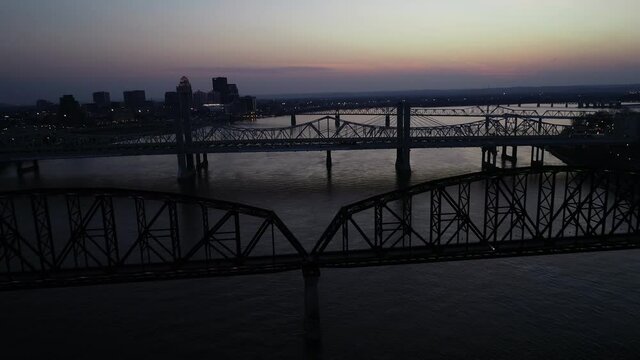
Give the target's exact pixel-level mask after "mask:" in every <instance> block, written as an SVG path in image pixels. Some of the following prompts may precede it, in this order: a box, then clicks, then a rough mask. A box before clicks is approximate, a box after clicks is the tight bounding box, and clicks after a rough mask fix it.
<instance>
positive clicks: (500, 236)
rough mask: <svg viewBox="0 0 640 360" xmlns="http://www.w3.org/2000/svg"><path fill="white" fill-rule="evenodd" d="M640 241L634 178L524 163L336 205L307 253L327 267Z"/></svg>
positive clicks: (639, 182) (638, 190) (639, 187)
mask: <svg viewBox="0 0 640 360" xmlns="http://www.w3.org/2000/svg"><path fill="white" fill-rule="evenodd" d="M638 245H640V174H638V173H631V172H620V171H617V172H608V171H598V170H588V169H576V168H567V167H544V168H542V169H533V168H524V169H515V170H502V171H497V172H488V173H487V172H485V173H476V174H471V175H464V176H459V177H454V178H449V179H443V180H437V181H431V182H427V183H424V184H420V185H416V186H414V187H410V188H407V189H403V190H398V191H393V192H390V193H386V194H383V195H379V196H375V197H372V198H369V199H366V200H363V201H360V202H357V203H354V204H351V205H348V206H345V207H343V208H342V209H341V210H340V211H339V212H338V214H337V215H336V216H335V218H334V220H333V221H332V222H331V224H330V225H329V226H328V227H327V229H326V230H325V232H324V233H323V234H322V236H321V237H320V239H319V240H318V242H317V243H316V245H315V247H314V249H313V251H312V253H311V258H312V259H315V261H316V262H318V263H319V264H321V265H324V266H350V265H361V264H368V263H370V264H380V263H384V262H410V261H425V260H426V261H431V260H435V261H437V260H452V259H453V260H455V259H468V258H477V257H495V256H508V255H514V254H520V255H526V254H535V253H549V252H551V253H552V252H561V251H588V250H590V249H607V248H616V247H627V246H628V247H635V246H638Z"/></svg>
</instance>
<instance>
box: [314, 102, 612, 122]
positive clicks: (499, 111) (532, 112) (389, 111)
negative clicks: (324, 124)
mask: <svg viewBox="0 0 640 360" xmlns="http://www.w3.org/2000/svg"><path fill="white" fill-rule="evenodd" d="M600 111H602V110H600ZM596 112H598V110H585V109H568V108H567V109H560V108H557V109H547V110H539V109H520V108H517V109H514V108H511V107H506V106H500V105H498V106H470V107H455V108H454V107H451V108H412V109H411V116H446V117H486V116H491V117H504V116H508V117H511V118H535V119H540V118H543V119H575V118H577V117H580V116H584V115H591V114H595V113H596ZM397 113H398V111H397V107H395V106H393V107H373V108H370V107H366V108H355V109H335V110H317V111H305V112H303V114H305V115H345V116H346V115H361V116H387V115H388V116H395V115H397Z"/></svg>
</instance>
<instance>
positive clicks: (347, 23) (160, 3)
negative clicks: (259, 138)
mask: <svg viewBox="0 0 640 360" xmlns="http://www.w3.org/2000/svg"><path fill="white" fill-rule="evenodd" d="M639 16H640V1H638V0H607V1H602V0H487V1H479V0H449V1H442V0H438V1H435V0H395V1H382V0H349V1H345V0H340V1H339V0H323V1H316V0H309V1H307V0H298V1H293V0H289V1H283V0H230V1H227V0H182V1H175V0H172V1H164V0H109V1H104V0H55V1H52V0H8V1H5V2H3V5H2V12H0V54H2V56H1V57H0V63H1V64H2V66H0V78H1V82H0V102H3V103H32V102H33V101H35V99H37V98H45V99H49V100H52V101H57V98H58V97H59V96H60V95H61V94H63V93H64V94H67V93H68V94H74V95H75V96H76V98H78V99H80V100H89V99H90V97H91V93H92V92H93V91H98V90H107V91H111V93H112V98H113V99H115V100H118V99H120V98H121V97H122V90H127V89H145V90H147V94H148V97H153V98H160V97H161V96H162V95H163V94H164V91H166V90H170V89H171V88H175V85H176V84H177V82H178V80H179V78H180V76H182V75H187V76H188V77H189V78H190V79H191V82H192V84H193V86H194V88H195V89H203V90H209V89H210V87H211V83H210V78H211V77H212V76H227V77H229V78H230V81H231V82H236V83H237V84H238V86H239V87H240V92H241V93H242V94H253V95H260V94H279V93H313V92H337V91H378V90H408V89H447V88H467V87H471V88H486V87H496V86H520V85H577V84H622V83H640V26H638V23H637V20H638V18H639Z"/></svg>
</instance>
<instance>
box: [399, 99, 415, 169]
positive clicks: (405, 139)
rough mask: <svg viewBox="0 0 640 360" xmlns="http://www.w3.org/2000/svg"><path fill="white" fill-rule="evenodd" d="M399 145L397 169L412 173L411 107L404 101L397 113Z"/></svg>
mask: <svg viewBox="0 0 640 360" xmlns="http://www.w3.org/2000/svg"><path fill="white" fill-rule="evenodd" d="M396 129H397V136H398V147H397V153H396V171H397V172H398V173H401V174H409V173H411V161H410V156H411V107H410V106H409V104H407V103H405V102H404V101H403V102H401V103H400V104H399V105H398V114H397V127H396Z"/></svg>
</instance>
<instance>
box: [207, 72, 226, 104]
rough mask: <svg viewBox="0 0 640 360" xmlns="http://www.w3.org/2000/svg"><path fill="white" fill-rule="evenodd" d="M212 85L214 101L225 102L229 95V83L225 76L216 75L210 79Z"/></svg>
mask: <svg viewBox="0 0 640 360" xmlns="http://www.w3.org/2000/svg"><path fill="white" fill-rule="evenodd" d="M211 85H212V86H213V99H214V102H215V103H218V104H226V103H227V102H228V101H227V100H228V97H229V84H228V83H227V78H226V77H216V78H213V79H211Z"/></svg>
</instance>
